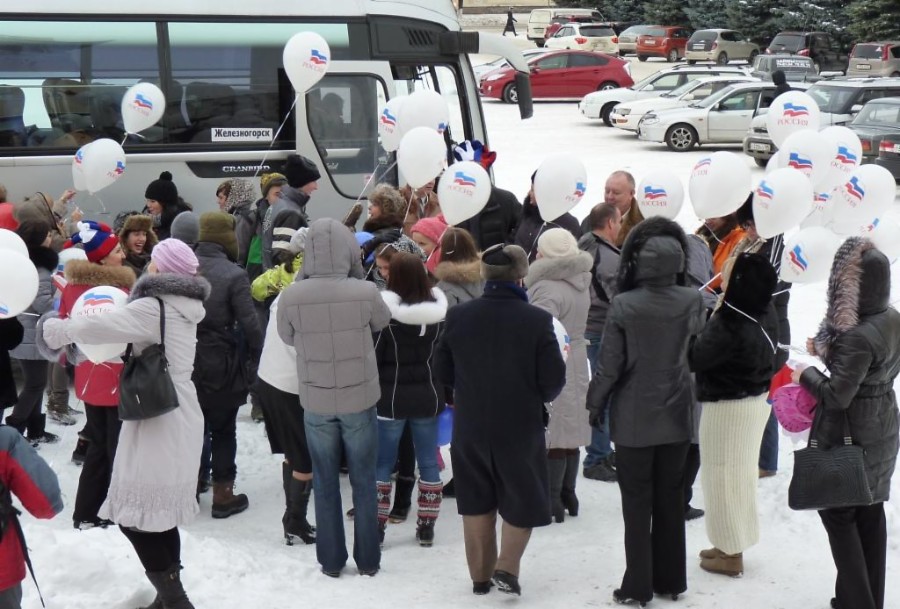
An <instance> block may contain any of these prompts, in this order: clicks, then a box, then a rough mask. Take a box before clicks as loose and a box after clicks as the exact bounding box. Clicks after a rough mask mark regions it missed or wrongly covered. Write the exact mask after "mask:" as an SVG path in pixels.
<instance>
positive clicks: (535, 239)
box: [528, 220, 555, 259]
mask: <svg viewBox="0 0 900 609" xmlns="http://www.w3.org/2000/svg"><path fill="white" fill-rule="evenodd" d="M550 224H553V223H552V222H547V221H546V220H544V223H543V224H541V227H540V228H539V229H538V232H537V235H535V236H534V241H532V242H531V249H529V250H528V258H529V259H530V258H531V254H532V253H534V248H535V247H537V242H538V239H540V238H541V235H542V234H543V233H544V227H545V226H548V225H550ZM554 226H555V225H554Z"/></svg>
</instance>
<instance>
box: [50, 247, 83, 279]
mask: <svg viewBox="0 0 900 609" xmlns="http://www.w3.org/2000/svg"><path fill="white" fill-rule="evenodd" d="M87 259H88V257H87V254H85V253H84V250H83V249H81V248H80V247H67V248H66V249H64V250H63V251H61V252H60V253H59V262H58V263H57V264H56V272H57V273H65V272H66V264H68V263H69V262H71V261H72V260H87Z"/></svg>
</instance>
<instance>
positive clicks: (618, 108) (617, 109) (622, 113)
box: [613, 106, 631, 116]
mask: <svg viewBox="0 0 900 609" xmlns="http://www.w3.org/2000/svg"><path fill="white" fill-rule="evenodd" d="M613 112H615V113H616V114H618V115H619V116H628V115H629V114H631V109H630V108H623V107H622V106H616V107H615V108H613Z"/></svg>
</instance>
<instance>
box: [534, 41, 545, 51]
mask: <svg viewBox="0 0 900 609" xmlns="http://www.w3.org/2000/svg"><path fill="white" fill-rule="evenodd" d="M534 45H535V46H536V47H537V48H539V49H543V48H544V41H543V40H535V41H534Z"/></svg>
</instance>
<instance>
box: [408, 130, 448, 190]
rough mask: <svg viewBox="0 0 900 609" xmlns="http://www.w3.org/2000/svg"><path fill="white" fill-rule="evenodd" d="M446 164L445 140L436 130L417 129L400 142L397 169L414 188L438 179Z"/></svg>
mask: <svg viewBox="0 0 900 609" xmlns="http://www.w3.org/2000/svg"><path fill="white" fill-rule="evenodd" d="M446 163H447V148H446V145H445V144H444V138H443V137H442V136H441V135H439V134H438V132H437V131H435V130H434V129H429V128H427V127H416V128H415V129H413V130H412V131H409V132H408V133H406V134H405V135H404V136H403V139H402V140H400V147H399V148H398V149H397V167H399V168H400V172H401V173H402V174H403V179H404V180H405V181H406V183H407V184H409V185H410V186H412V187H413V188H420V187H422V186H424V185H425V184H427V183H428V182H430V181H431V180H433V179H434V178H436V177H437V176H438V174H440V173H441V171H443V169H444V167H445V165H446Z"/></svg>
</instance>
